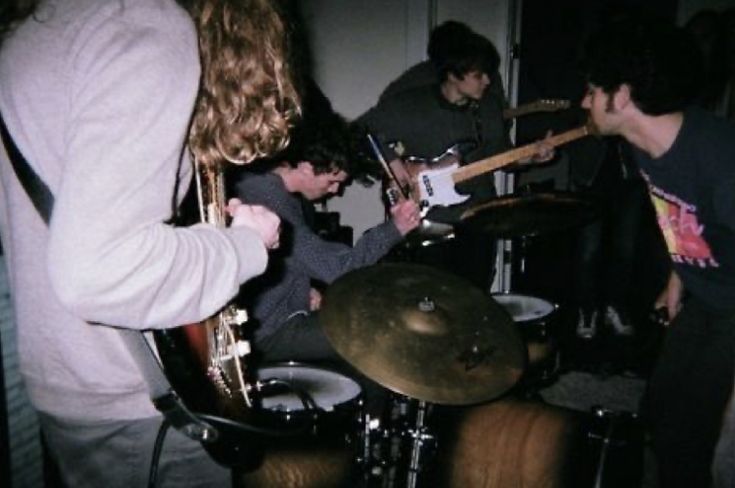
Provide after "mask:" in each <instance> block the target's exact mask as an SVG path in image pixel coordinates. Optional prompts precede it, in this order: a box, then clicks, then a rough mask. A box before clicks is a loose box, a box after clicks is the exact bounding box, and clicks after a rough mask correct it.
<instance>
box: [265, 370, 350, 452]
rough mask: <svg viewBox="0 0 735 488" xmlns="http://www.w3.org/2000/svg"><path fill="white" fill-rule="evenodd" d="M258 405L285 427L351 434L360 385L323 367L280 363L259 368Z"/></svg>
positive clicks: (319, 434)
mask: <svg viewBox="0 0 735 488" xmlns="http://www.w3.org/2000/svg"><path fill="white" fill-rule="evenodd" d="M257 379H258V381H260V382H261V383H263V384H264V387H263V391H262V394H261V396H260V405H261V407H262V409H263V410H265V411H267V412H268V413H269V414H270V416H271V417H275V418H276V419H277V420H278V421H280V422H282V423H283V424H284V425H286V426H287V427H289V428H291V427H293V426H307V425H308V427H309V429H308V430H309V431H310V433H311V434H313V435H316V436H319V437H325V436H328V437H329V436H333V435H335V434H336V435H337V437H343V438H344V436H345V435H347V434H349V435H351V434H354V430H356V428H357V427H358V425H357V423H358V422H359V421H360V419H361V417H362V404H363V395H362V388H361V387H360V385H359V384H358V383H357V382H356V381H354V380H353V379H351V378H349V377H347V376H344V375H342V374H339V373H337V372H335V371H331V370H329V369H325V368H319V367H316V366H311V365H306V364H300V363H284V364H277V365H272V366H267V367H263V368H260V369H259V370H258V371H257Z"/></svg>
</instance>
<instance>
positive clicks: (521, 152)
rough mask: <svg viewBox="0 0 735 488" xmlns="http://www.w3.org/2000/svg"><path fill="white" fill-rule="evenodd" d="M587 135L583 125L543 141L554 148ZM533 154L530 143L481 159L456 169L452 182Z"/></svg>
mask: <svg viewBox="0 0 735 488" xmlns="http://www.w3.org/2000/svg"><path fill="white" fill-rule="evenodd" d="M589 133H590V131H589V128H588V127H587V126H586V125H583V126H582V127H577V128H576V129H572V130H570V131H567V132H562V133H561V134H557V135H555V136H552V137H551V138H549V139H548V140H544V142H546V143H548V144H551V145H552V146H553V147H556V146H560V145H562V144H566V143H567V142H571V141H574V140H575V139H579V138H581V137H584V136H586V135H589ZM534 154H536V143H531V144H527V145H525V146H521V147H518V148H515V149H511V150H510V151H507V152H504V153H502V154H497V155H495V156H491V157H489V158H485V159H481V160H479V161H475V162H474V163H472V164H468V165H467V166H463V167H461V168H459V169H457V170H456V171H455V172H454V173H452V181H454V183H455V184H456V183H461V182H463V181H466V180H469V179H470V178H474V177H475V176H480V175H481V174H484V173H488V172H490V171H494V170H496V169H499V168H502V167H503V166H507V165H509V164H511V163H515V162H516V161H518V160H521V159H524V158H529V157H531V156H533V155H534Z"/></svg>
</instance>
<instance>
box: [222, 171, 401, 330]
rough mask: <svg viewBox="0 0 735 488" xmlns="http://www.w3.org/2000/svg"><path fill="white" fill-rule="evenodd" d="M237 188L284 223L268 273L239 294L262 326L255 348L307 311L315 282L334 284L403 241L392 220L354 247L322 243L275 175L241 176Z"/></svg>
mask: <svg viewBox="0 0 735 488" xmlns="http://www.w3.org/2000/svg"><path fill="white" fill-rule="evenodd" d="M235 188H236V193H237V197H239V198H240V199H241V200H242V201H243V202H245V203H248V204H254V205H263V206H265V207H268V208H269V209H271V210H272V211H273V212H275V213H276V214H277V215H278V216H279V217H280V218H281V223H282V229H281V239H280V241H281V242H280V246H279V248H278V249H277V250H274V251H272V252H271V256H270V260H269V263H268V268H267V270H266V272H265V273H264V274H263V275H262V276H259V277H257V278H255V279H253V280H250V281H249V282H248V283H247V284H246V285H245V286H244V289H243V293H242V294H241V295H242V296H243V297H245V299H246V301H247V303H245V305H246V306H247V308H248V311H249V312H250V315H251V317H252V318H254V319H256V321H257V322H258V323H259V326H258V327H257V328H256V330H255V341H256V344H257V342H258V341H259V340H261V339H263V338H265V337H268V336H270V335H272V334H273V333H274V332H275V331H276V330H278V328H279V327H280V326H281V325H282V324H284V323H285V322H286V321H287V320H288V319H289V318H291V317H292V316H294V315H295V314H299V313H308V312H309V290H310V288H311V286H312V280H316V281H319V282H322V283H324V284H330V283H331V282H333V281H334V280H336V279H337V278H339V277H340V276H342V275H343V274H345V273H347V272H348V271H351V270H353V269H357V268H361V267H363V266H367V265H370V264H374V263H375V262H377V261H378V260H379V259H380V258H381V257H383V256H384V255H386V254H387V253H388V251H390V249H391V248H392V247H393V246H394V245H395V244H397V243H398V242H400V241H401V239H402V236H401V234H400V232H399V231H398V229H397V228H396V226H395V225H394V224H393V223H392V222H385V223H382V224H380V225H378V226H376V227H373V228H372V229H370V230H368V231H367V232H366V233H365V234H364V235H363V236H362V237H361V238H360V239H359V240H358V241H357V242H356V243H355V246H354V247H350V246H347V245H345V244H341V243H338V242H331V241H326V240H324V239H322V238H321V237H320V236H318V235H317V234H316V233H315V232H314V231H313V230H312V229H311V228H310V227H309V225H308V224H307V221H306V219H305V217H304V211H303V206H302V203H303V199H302V198H301V197H300V195H295V194H292V193H289V192H288V190H287V189H286V187H285V185H284V183H283V180H282V179H281V177H280V176H278V175H276V174H274V173H270V172H268V173H251V172H243V174H242V175H241V176H240V179H239V181H237V183H236V185H235Z"/></svg>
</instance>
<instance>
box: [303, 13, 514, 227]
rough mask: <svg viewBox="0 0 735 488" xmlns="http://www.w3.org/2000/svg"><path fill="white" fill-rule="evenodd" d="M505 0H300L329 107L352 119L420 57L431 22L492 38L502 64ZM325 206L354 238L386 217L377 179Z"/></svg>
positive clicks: (316, 73) (350, 190) (348, 191)
mask: <svg viewBox="0 0 735 488" xmlns="http://www.w3.org/2000/svg"><path fill="white" fill-rule="evenodd" d="M508 1H509V0H492V1H479V0H402V1H401V0H374V1H368V0H339V1H337V0H303V1H302V2H301V8H302V11H303V15H304V19H305V22H306V24H307V31H308V32H309V38H310V42H311V51H312V54H313V59H314V69H315V72H314V77H315V79H316V81H317V82H318V83H319V85H320V86H321V87H322V89H323V90H324V93H325V94H326V95H327V96H328V97H329V98H330V100H331V101H332V104H333V106H334V108H335V109H336V110H337V111H338V112H340V113H341V114H343V115H344V116H346V117H347V118H349V119H352V118H354V117H356V116H358V115H360V114H362V113H363V112H364V111H365V110H367V109H368V108H370V107H371V106H372V105H373V104H374V103H375V101H376V100H377V98H378V95H379V94H380V92H381V91H382V90H383V88H385V86H386V85H387V84H388V83H389V82H390V81H392V80H393V79H395V78H396V77H397V76H398V75H399V74H400V73H402V72H403V71H404V70H405V69H406V68H408V67H410V66H412V65H414V64H415V63H417V62H419V61H421V60H423V59H425V57H426V44H427V42H428V35H429V31H430V28H431V25H432V23H433V22H442V21H444V20H448V19H455V20H459V21H462V22H465V23H467V24H468V25H470V26H471V27H472V28H473V29H475V30H477V31H478V32H480V33H482V34H484V35H486V36H487V37H488V38H489V39H491V40H492V41H493V43H495V45H496V46H497V47H498V50H499V51H500V54H501V57H502V58H503V65H502V66H501V69H502V70H504V69H505V66H506V61H505V58H506V51H507V49H506V45H507V39H506V38H507V35H508V28H507V22H508ZM328 207H329V210H333V211H337V212H340V214H341V216H342V223H343V224H345V225H350V226H352V227H353V228H354V230H355V236H356V237H359V236H360V235H361V234H362V233H363V232H364V231H365V230H366V229H368V228H370V227H372V226H373V225H375V224H376V223H378V222H381V221H382V220H383V218H384V215H383V208H382V205H381V203H380V195H379V189H378V188H377V185H376V186H374V187H372V188H368V189H365V188H363V187H361V186H359V185H352V186H350V187H349V188H347V190H346V192H345V195H344V196H343V197H342V198H334V199H332V200H330V202H329V204H328Z"/></svg>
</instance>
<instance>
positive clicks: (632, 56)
mask: <svg viewBox="0 0 735 488" xmlns="http://www.w3.org/2000/svg"><path fill="white" fill-rule="evenodd" d="M583 70H584V71H585V72H586V77H587V81H588V82H589V83H590V84H592V85H595V86H598V87H600V88H602V90H603V91H604V92H605V93H609V94H612V93H614V92H615V91H616V90H618V88H620V86H621V85H623V84H626V85H628V86H630V92H631V97H632V99H633V101H634V102H635V104H636V106H637V107H638V108H639V109H640V110H641V111H642V112H644V113H646V114H649V115H661V114H665V113H671V112H676V111H680V110H682V109H683V108H684V107H686V106H687V105H688V104H689V103H690V102H691V101H692V100H693V99H694V98H695V96H696V94H697V92H698V88H699V80H698V77H699V76H700V74H701V73H702V70H701V56H700V54H699V51H698V49H697V46H696V44H695V43H694V41H693V39H692V38H691V36H690V34H689V33H687V32H686V31H685V30H684V29H682V28H679V27H676V26H674V25H672V24H671V23H669V22H668V21H665V20H663V19H660V18H656V17H651V16H643V15H641V14H637V15H629V16H625V17H619V18H617V19H615V20H614V21H612V22H610V23H609V24H607V25H606V26H604V27H603V28H602V29H601V30H600V31H598V32H597V33H596V34H595V35H593V36H592V37H591V38H590V40H589V41H588V43H587V48H586V57H585V59H584V61H583Z"/></svg>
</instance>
